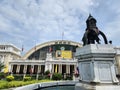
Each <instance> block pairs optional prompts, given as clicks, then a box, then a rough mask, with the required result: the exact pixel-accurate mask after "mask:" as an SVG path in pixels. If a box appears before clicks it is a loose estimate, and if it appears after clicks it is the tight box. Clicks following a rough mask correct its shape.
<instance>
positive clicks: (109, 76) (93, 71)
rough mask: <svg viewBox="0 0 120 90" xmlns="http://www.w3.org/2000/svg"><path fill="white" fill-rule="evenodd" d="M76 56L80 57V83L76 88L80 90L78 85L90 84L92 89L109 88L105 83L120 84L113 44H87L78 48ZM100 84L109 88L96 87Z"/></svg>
mask: <svg viewBox="0 0 120 90" xmlns="http://www.w3.org/2000/svg"><path fill="white" fill-rule="evenodd" d="M76 57H77V59H78V66H79V74H80V83H78V84H76V89H75V90H79V89H77V87H78V86H79V88H80V87H81V86H85V87H84V88H86V87H87V86H88V87H89V89H90V88H91V87H92V88H93V89H92V90H108V89H110V87H109V86H108V88H107V86H106V87H105V85H113V84H118V82H119V81H118V79H117V78H116V74H115V68H114V62H115V59H114V57H115V50H114V48H113V46H112V45H100V44H90V45H86V46H84V47H82V48H78V49H77V50H76ZM99 85H100V87H102V86H104V87H105V88H107V89H104V88H102V89H96V88H97V87H98V86H99ZM113 86H114V85H113ZM82 88H83V87H82ZM89 89H83V90H89ZM111 90H114V89H113V88H112V89H111ZM115 90H118V89H115ZM119 90H120V87H119Z"/></svg>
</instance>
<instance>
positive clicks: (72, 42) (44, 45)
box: [23, 40, 82, 59]
mask: <svg viewBox="0 0 120 90" xmlns="http://www.w3.org/2000/svg"><path fill="white" fill-rule="evenodd" d="M55 44H68V45H73V46H78V47H82V44H80V43H78V42H74V41H69V40H54V41H49V42H45V43H42V44H39V45H36V46H34V47H33V48H32V49H30V50H29V51H28V52H27V53H26V54H25V55H24V56H23V59H27V58H28V57H29V56H30V55H31V54H32V53H34V52H35V51H36V50H38V49H41V48H43V47H46V46H51V45H55Z"/></svg>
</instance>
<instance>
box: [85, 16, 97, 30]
mask: <svg viewBox="0 0 120 90" xmlns="http://www.w3.org/2000/svg"><path fill="white" fill-rule="evenodd" d="M96 22H97V21H96V19H95V18H93V16H91V14H89V17H88V19H87V20H86V24H87V29H93V28H96Z"/></svg>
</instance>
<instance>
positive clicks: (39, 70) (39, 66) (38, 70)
mask: <svg viewBox="0 0 120 90" xmlns="http://www.w3.org/2000/svg"><path fill="white" fill-rule="evenodd" d="M40 72H41V65H38V69H37V76H36V80H38V77H39V73H40Z"/></svg>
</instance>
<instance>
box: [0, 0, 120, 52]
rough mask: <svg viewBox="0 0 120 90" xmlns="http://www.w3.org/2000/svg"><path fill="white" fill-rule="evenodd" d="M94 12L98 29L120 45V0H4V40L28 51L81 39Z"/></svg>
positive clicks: (0, 5)
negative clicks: (88, 19) (54, 41)
mask: <svg viewBox="0 0 120 90" xmlns="http://www.w3.org/2000/svg"><path fill="white" fill-rule="evenodd" d="M89 13H91V14H92V16H93V17H95V18H96V19H97V26H98V28H99V29H100V30H101V31H103V32H104V33H105V34H106V36H107V38H108V40H112V41H113V45H114V46H120V39H119V35H120V1H119V0H107V1H105V0H0V43H13V44H14V45H16V46H17V47H19V48H21V47H22V45H24V52H26V51H28V50H29V49H31V48H32V47H33V46H35V44H40V43H43V42H47V41H51V40H61V39H62V32H64V37H63V39H64V40H71V41H76V42H81V43H82V41H81V39H82V36H83V34H84V32H85V29H86V19H87V17H88V15H89Z"/></svg>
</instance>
